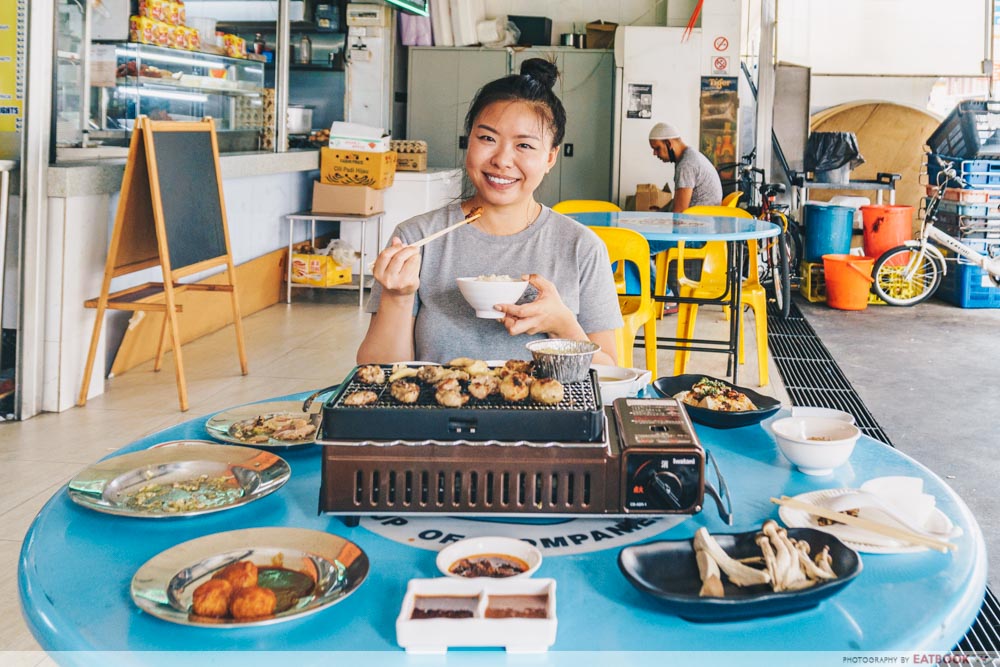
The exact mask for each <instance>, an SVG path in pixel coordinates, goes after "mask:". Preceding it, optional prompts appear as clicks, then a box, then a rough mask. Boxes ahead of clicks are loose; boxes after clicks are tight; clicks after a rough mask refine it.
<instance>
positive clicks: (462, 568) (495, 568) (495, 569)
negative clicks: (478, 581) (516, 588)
mask: <svg viewBox="0 0 1000 667" xmlns="http://www.w3.org/2000/svg"><path fill="white" fill-rule="evenodd" d="M528 569H529V568H528V564H527V563H525V562H524V561H523V560H521V559H520V558H515V557H514V556H508V555H507V554H477V555H475V556H469V557H468V558H461V559H459V560H457V561H455V562H454V563H452V564H451V567H449V568H448V571H449V572H451V573H452V574H457V575H458V576H460V577H492V578H494V579H502V578H503V577H513V576H514V575H515V574H523V573H525V572H527V571H528Z"/></svg>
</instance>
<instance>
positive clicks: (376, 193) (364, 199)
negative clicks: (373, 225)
mask: <svg viewBox="0 0 1000 667" xmlns="http://www.w3.org/2000/svg"><path fill="white" fill-rule="evenodd" d="M312 210H313V213H352V214H355V215H373V214H375V213H381V212H382V211H384V210H385V206H384V205H383V203H382V192H381V191H380V190H375V189H373V188H369V187H367V186H365V185H327V184H325V183H320V182H319V181H317V182H315V183H313V201H312Z"/></svg>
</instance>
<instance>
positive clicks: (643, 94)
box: [625, 83, 653, 118]
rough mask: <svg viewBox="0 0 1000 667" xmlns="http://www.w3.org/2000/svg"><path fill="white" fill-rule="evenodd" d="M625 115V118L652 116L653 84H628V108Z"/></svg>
mask: <svg viewBox="0 0 1000 667" xmlns="http://www.w3.org/2000/svg"><path fill="white" fill-rule="evenodd" d="M625 116H626V118H652V117H653V84H651V83H630V84H628V110H627V111H626V112H625Z"/></svg>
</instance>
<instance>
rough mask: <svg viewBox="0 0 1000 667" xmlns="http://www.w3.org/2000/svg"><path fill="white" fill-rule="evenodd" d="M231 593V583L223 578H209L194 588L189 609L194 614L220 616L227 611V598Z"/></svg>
mask: <svg viewBox="0 0 1000 667" xmlns="http://www.w3.org/2000/svg"><path fill="white" fill-rule="evenodd" d="M232 594H233V585H232V584H230V583H229V582H228V581H227V580H225V579H209V580H208V581H206V582H205V583H203V584H202V585H201V586H199V587H198V588H196V589H194V595H193V596H192V598H191V611H193V612H194V614H195V615H196V616H207V617H209V618H222V617H223V616H225V615H226V614H227V613H229V598H230V597H231V596H232Z"/></svg>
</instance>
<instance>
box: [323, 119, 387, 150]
mask: <svg viewBox="0 0 1000 667" xmlns="http://www.w3.org/2000/svg"><path fill="white" fill-rule="evenodd" d="M391 140H392V137H391V136H389V134H388V133H387V132H386V131H385V130H383V129H382V128H381V127H371V126H370V125H362V124H361V123H345V122H342V121H339V120H338V121H334V123H333V125H331V126H330V140H329V142H328V146H329V147H330V148H335V149H337V150H341V151H368V152H370V153H384V152H386V151H388V150H392V146H390V145H389V142H390V141H391Z"/></svg>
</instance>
